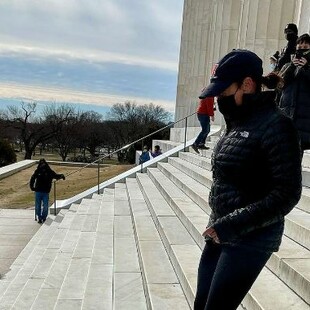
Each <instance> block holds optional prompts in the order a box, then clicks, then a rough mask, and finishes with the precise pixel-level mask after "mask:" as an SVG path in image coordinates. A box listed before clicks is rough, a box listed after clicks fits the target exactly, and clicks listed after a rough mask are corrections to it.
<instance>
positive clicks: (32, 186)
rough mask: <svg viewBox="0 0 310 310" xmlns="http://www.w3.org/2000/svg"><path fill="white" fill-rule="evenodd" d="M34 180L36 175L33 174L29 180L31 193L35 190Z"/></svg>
mask: <svg viewBox="0 0 310 310" xmlns="http://www.w3.org/2000/svg"><path fill="white" fill-rule="evenodd" d="M35 180H36V174H35V173H34V174H33V175H32V176H31V178H30V189H31V190H32V191H34V190H35V188H34V182H35Z"/></svg>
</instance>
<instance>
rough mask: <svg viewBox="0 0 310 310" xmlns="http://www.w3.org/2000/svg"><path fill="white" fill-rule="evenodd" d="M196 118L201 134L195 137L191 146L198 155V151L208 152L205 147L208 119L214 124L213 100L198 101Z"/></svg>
mask: <svg viewBox="0 0 310 310" xmlns="http://www.w3.org/2000/svg"><path fill="white" fill-rule="evenodd" d="M197 118H198V120H199V123H200V126H201V132H200V133H199V135H198V136H197V138H196V140H195V142H194V143H193V144H192V148H193V150H194V151H195V152H196V153H197V154H200V153H199V150H208V149H209V147H207V146H206V145H205V143H206V139H207V136H208V134H209V132H210V119H211V120H212V122H214V98H213V97H207V98H204V99H200V101H199V106H198V109H197Z"/></svg>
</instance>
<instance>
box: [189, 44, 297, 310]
mask: <svg viewBox="0 0 310 310" xmlns="http://www.w3.org/2000/svg"><path fill="white" fill-rule="evenodd" d="M262 74H263V68H262V60H261V59H260V58H259V57H258V56H257V55H256V54H255V53H253V52H251V51H248V50H233V51H232V52H230V53H228V54H227V55H225V56H224V57H223V58H222V59H221V60H220V61H219V63H218V66H217V68H216V70H215V72H214V75H213V76H212V77H211V81H210V84H209V85H208V86H207V87H206V88H205V89H204V91H203V93H202V94H201V96H200V99H204V98H206V97H217V104H218V108H219V111H220V112H221V113H222V114H223V116H224V119H225V122H226V131H225V133H224V134H223V135H222V137H221V138H220V140H219V141H218V143H217V145H216V146H215V148H214V151H213V154H212V177H213V182H212V186H211V189H210V195H209V206H210V208H211V210H212V211H211V213H210V214H209V223H208V224H207V226H206V229H205V231H204V232H203V233H202V235H203V236H204V237H205V239H206V244H205V247H204V250H203V252H202V255H201V259H200V263H199V268H198V281H197V291H196V297H195V302H194V309H195V310H215V309H216V310H222V309H225V310H235V309H237V308H238V306H239V304H240V303H241V301H242V300H243V298H244V296H245V295H246V294H247V292H248V291H249V289H250V288H251V286H252V284H253V283H254V281H255V280H256V278H257V276H258V275H259V273H260V272H261V270H262V268H263V267H264V265H265V263H266V262H267V261H268V259H269V258H270V256H271V254H272V252H275V251H278V250H279V246H280V244H281V239H282V235H283V230H284V217H285V215H286V214H288V213H289V212H290V211H291V210H292V209H293V207H294V206H295V205H296V204H297V203H298V201H299V199H300V195H301V151H300V146H299V139H298V134H297V131H296V129H295V127H294V124H293V122H292V120H291V119H290V118H288V117H287V116H285V114H284V113H282V112H281V111H280V110H279V108H278V107H277V106H276V104H275V100H274V98H275V94H274V91H264V92H263V91H262V85H263V84H264V85H265V86H267V88H268V89H273V88H275V86H274V85H272V84H276V83H278V82H279V79H280V78H279V77H278V76H276V75H270V76H269V75H268V76H266V77H263V76H262Z"/></svg>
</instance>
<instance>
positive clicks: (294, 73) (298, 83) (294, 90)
mask: <svg viewBox="0 0 310 310" xmlns="http://www.w3.org/2000/svg"><path fill="white" fill-rule="evenodd" d="M282 71H283V74H282V77H283V80H284V85H283V89H282V95H281V98H280V104H279V106H280V109H282V110H283V111H284V112H285V113H286V114H287V115H288V116H289V117H290V118H291V119H292V120H293V122H294V124H295V126H296V128H297V130H298V133H299V137H300V143H301V149H302V151H304V150H308V149H310V36H309V34H307V33H305V34H303V35H301V36H300V37H299V38H298V39H297V47H296V54H295V55H294V57H293V59H292V61H291V62H290V63H289V64H287V65H286V66H284V67H283V69H282ZM280 74H281V72H280Z"/></svg>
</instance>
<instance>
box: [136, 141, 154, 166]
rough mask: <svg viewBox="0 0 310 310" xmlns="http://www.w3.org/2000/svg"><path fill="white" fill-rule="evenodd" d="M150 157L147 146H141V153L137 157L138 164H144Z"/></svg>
mask: <svg viewBox="0 0 310 310" xmlns="http://www.w3.org/2000/svg"><path fill="white" fill-rule="evenodd" d="M150 159H151V157H150V151H149V148H148V147H147V146H146V145H145V146H144V147H143V151H142V154H141V155H140V157H139V165H141V164H144V163H145V162H147V161H148V160H150Z"/></svg>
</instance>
